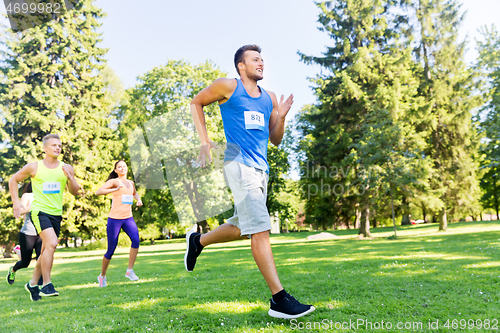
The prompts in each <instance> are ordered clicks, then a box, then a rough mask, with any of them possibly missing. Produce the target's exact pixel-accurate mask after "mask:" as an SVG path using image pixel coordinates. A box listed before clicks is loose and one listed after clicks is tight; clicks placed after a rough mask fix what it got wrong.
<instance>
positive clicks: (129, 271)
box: [125, 269, 139, 281]
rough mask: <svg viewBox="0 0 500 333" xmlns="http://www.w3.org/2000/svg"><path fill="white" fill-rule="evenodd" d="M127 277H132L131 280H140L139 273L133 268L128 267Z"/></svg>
mask: <svg viewBox="0 0 500 333" xmlns="http://www.w3.org/2000/svg"><path fill="white" fill-rule="evenodd" d="M125 277H126V278H128V279H130V281H137V280H139V277H138V276H137V275H135V272H134V270H133V269H131V270H128V269H127V272H126V273H125Z"/></svg>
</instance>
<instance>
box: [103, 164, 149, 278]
mask: <svg viewBox="0 0 500 333" xmlns="http://www.w3.org/2000/svg"><path fill="white" fill-rule="evenodd" d="M127 171H128V168H127V164H126V163H125V162H124V161H118V162H116V163H115V168H114V170H113V172H111V174H110V175H109V177H108V179H107V180H106V183H105V184H104V185H102V186H101V187H100V188H99V189H98V190H97V192H96V193H95V194H96V195H104V194H109V193H112V194H113V201H112V203H111V211H110V212H109V217H108V225H107V227H106V232H107V236H108V251H107V252H106V254H105V255H104V258H103V259H102V270H101V274H99V276H98V277H97V281H98V282H99V287H106V286H107V285H108V283H107V279H106V271H107V269H108V266H109V262H110V261H111V257H112V256H113V253H114V252H115V249H116V246H117V244H118V236H119V234H120V229H123V231H125V233H126V234H127V235H128V236H129V237H130V240H131V241H132V246H131V248H130V255H129V259H128V269H127V272H126V273H125V277H126V278H128V279H130V280H131V281H135V280H138V279H139V278H138V277H137V275H135V273H134V270H133V267H134V263H135V259H136V258H137V253H138V252H139V231H138V230H137V225H136V224H135V221H134V218H133V216H132V204H133V202H134V198H135V200H137V203H136V205H137V206H139V207H140V206H142V201H141V197H139V194H138V193H137V191H136V190H135V186H134V182H133V181H131V180H128V179H127Z"/></svg>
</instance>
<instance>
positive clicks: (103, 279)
mask: <svg viewBox="0 0 500 333" xmlns="http://www.w3.org/2000/svg"><path fill="white" fill-rule="evenodd" d="M97 282H99V287H107V286H108V279H106V277H105V276H101V274H99V276H98V277H97Z"/></svg>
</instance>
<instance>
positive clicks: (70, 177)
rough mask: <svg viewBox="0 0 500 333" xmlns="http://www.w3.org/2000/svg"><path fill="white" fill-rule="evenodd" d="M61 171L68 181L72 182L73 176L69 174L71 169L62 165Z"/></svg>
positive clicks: (66, 165)
mask: <svg viewBox="0 0 500 333" xmlns="http://www.w3.org/2000/svg"><path fill="white" fill-rule="evenodd" d="M62 171H63V172H64V175H65V176H66V178H68V179H69V180H73V179H74V178H75V175H74V174H73V173H72V172H71V168H70V166H69V165H68V164H63V166H62Z"/></svg>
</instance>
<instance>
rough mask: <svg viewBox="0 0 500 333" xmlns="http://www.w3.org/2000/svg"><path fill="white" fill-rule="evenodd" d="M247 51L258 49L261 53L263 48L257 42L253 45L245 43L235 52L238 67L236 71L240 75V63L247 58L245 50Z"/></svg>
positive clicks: (235, 63)
mask: <svg viewBox="0 0 500 333" xmlns="http://www.w3.org/2000/svg"><path fill="white" fill-rule="evenodd" d="M246 51H257V52H259V53H260V51H261V48H260V47H259V46H257V45H255V44H252V45H244V46H242V47H240V48H239V49H238V51H236V53H235V54H234V66H235V67H236V71H237V72H238V75H240V70H239V69H238V64H239V63H240V62H243V60H244V59H245V52H246Z"/></svg>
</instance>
